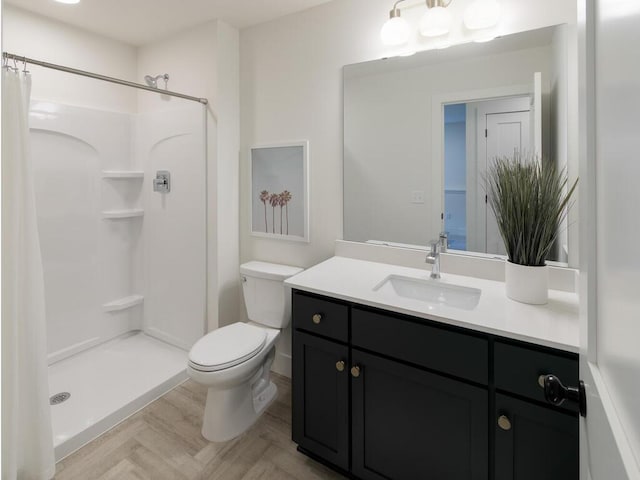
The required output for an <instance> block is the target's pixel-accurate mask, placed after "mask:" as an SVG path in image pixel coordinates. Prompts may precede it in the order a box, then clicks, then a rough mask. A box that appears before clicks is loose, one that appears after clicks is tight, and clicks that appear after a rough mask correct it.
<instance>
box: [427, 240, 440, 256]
mask: <svg viewBox="0 0 640 480" xmlns="http://www.w3.org/2000/svg"><path fill="white" fill-rule="evenodd" d="M429 245H430V246H431V252H430V253H429V255H431V256H435V255H436V254H437V253H440V251H441V250H440V248H441V244H440V240H431V241H430V242H429Z"/></svg>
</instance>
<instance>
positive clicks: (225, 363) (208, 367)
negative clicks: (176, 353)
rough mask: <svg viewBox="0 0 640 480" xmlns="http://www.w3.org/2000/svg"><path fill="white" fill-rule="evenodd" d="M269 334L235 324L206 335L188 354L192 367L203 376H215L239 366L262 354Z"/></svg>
mask: <svg viewBox="0 0 640 480" xmlns="http://www.w3.org/2000/svg"><path fill="white" fill-rule="evenodd" d="M266 339H267V332H266V331H265V330H264V329H262V328H260V327H256V326H254V325H249V324H247V323H242V322H236V323H233V324H231V325H227V326H226V327H222V328H219V329H218V330H214V331H213V332H210V333H208V334H206V335H205V336H204V337H202V338H201V339H200V340H198V341H197V342H196V343H195V344H194V345H193V347H192V348H191V351H190V352H189V365H190V366H191V368H193V369H194V370H199V371H201V372H215V371H218V370H224V369H226V368H230V367H233V366H235V365H238V364H240V363H242V362H244V361H246V360H248V359H250V358H251V357H254V356H256V355H257V354H258V352H260V350H262V347H264V344H265V342H266Z"/></svg>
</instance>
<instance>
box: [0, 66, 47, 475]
mask: <svg viewBox="0 0 640 480" xmlns="http://www.w3.org/2000/svg"><path fill="white" fill-rule="evenodd" d="M30 95H31V78H30V76H29V75H28V74H24V73H22V72H15V71H13V70H12V69H8V68H6V67H3V68H2V480H16V479H17V480H32V479H33V480H41V479H42V480H49V479H50V478H53V476H54V474H55V460H54V453H53V435H52V431H51V413H50V411H49V383H48V376H47V359H46V352H47V350H46V348H47V346H46V324H45V308H44V280H43V273H42V261H41V257H40V242H39V238H38V227H37V224H36V212H35V196H34V185H33V171H32V167H31V160H30V158H29V123H28V120H29V119H28V116H29V97H30Z"/></svg>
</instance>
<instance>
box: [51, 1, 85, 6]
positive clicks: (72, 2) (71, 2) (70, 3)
mask: <svg viewBox="0 0 640 480" xmlns="http://www.w3.org/2000/svg"><path fill="white" fill-rule="evenodd" d="M55 1H56V2H58V3H64V4H66V5H75V4H76V3H80V0H55Z"/></svg>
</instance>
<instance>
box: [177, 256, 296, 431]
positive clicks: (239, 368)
mask: <svg viewBox="0 0 640 480" xmlns="http://www.w3.org/2000/svg"><path fill="white" fill-rule="evenodd" d="M301 271H302V268H298V267H291V266H288V265H280V264H275V263H266V262H257V261H252V262H248V263H244V264H242V265H240V274H241V278H242V291H243V294H244V302H245V305H246V307H247V315H248V317H249V322H247V323H244V322H235V323H232V324H231V325H227V326H225V327H222V328H219V329H217V330H214V331H212V332H210V333H208V334H206V335H205V336H204V337H202V338H201V339H200V340H198V341H197V342H196V343H195V344H194V345H193V347H191V350H190V352H189V362H188V365H187V373H188V375H189V376H190V377H191V378H192V379H193V380H194V381H196V382H198V383H200V384H202V385H205V386H206V387H208V392H207V402H206V405H205V407H204V420H203V424H202V435H203V436H204V438H206V439H207V440H210V441H213V442H224V441H227V440H231V439H232V438H235V437H237V436H238V435H240V434H241V433H243V432H245V431H246V430H247V429H248V428H249V427H250V426H251V425H253V423H254V422H255V421H256V420H257V419H258V418H259V417H260V415H261V414H262V412H264V410H265V409H266V408H267V407H268V406H269V404H270V403H271V402H272V401H273V400H275V398H276V395H277V392H278V389H277V387H276V386H275V384H274V383H273V382H272V381H271V380H270V370H271V364H272V363H273V359H274V358H275V353H276V350H275V343H276V340H277V339H278V336H279V335H280V331H281V330H282V329H284V328H286V327H287V325H288V324H289V321H290V319H291V291H290V289H288V288H285V285H284V280H286V279H287V278H289V277H291V276H293V275H295V274H297V273H300V272H301Z"/></svg>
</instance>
